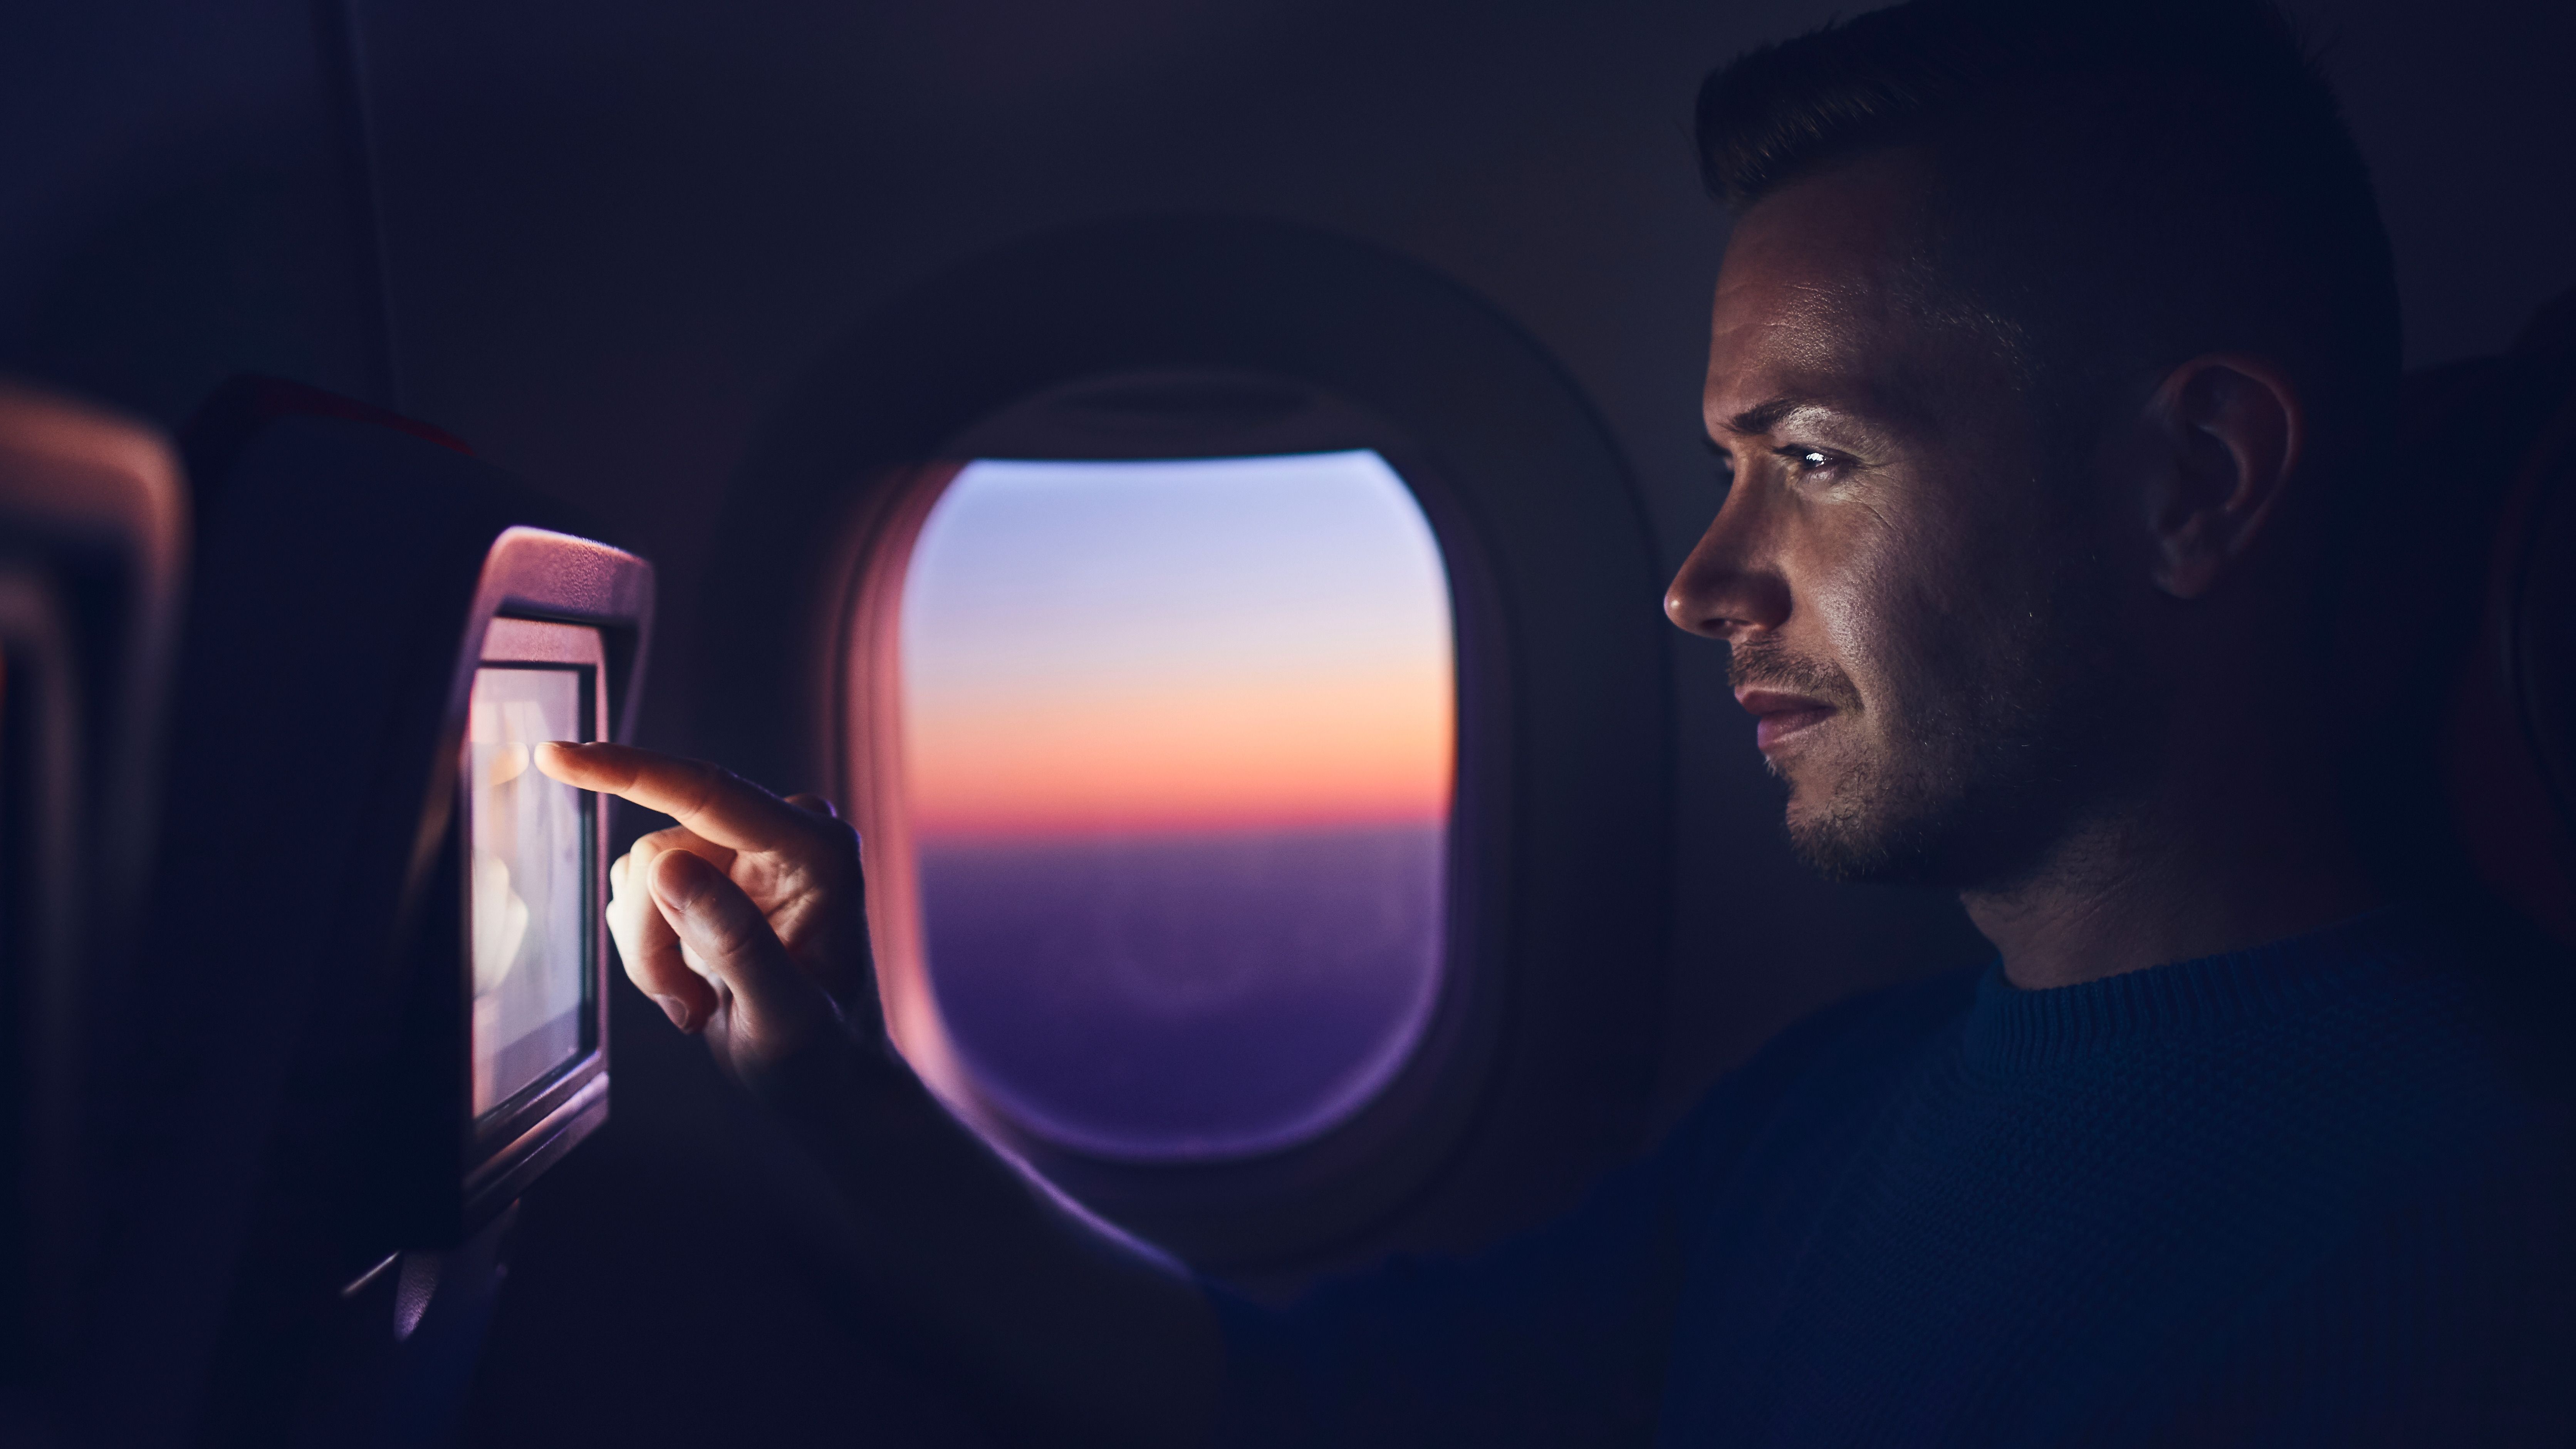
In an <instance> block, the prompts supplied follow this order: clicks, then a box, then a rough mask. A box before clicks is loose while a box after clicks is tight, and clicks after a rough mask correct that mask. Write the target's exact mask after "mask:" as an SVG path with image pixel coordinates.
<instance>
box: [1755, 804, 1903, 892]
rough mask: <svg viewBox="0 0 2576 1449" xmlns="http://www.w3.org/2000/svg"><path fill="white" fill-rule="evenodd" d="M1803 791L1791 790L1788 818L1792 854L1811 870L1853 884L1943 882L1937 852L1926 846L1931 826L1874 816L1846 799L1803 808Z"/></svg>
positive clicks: (1826, 877) (1825, 876) (1832, 879)
mask: <svg viewBox="0 0 2576 1449" xmlns="http://www.w3.org/2000/svg"><path fill="white" fill-rule="evenodd" d="M1803 793H1804V792H1803V791H1801V792H1796V793H1793V794H1792V795H1791V796H1790V799H1789V809H1788V815H1787V820H1786V824H1787V825H1788V831H1789V851H1790V854H1792V855H1794V856H1796V857H1797V859H1798V862H1799V863H1800V864H1802V865H1804V866H1806V867H1807V868H1808V869H1809V870H1812V871H1814V872H1815V873H1816V874H1818V875H1821V876H1823V877H1824V878H1825V879H1827V880H1830V881H1837V882H1841V883H1844V884H1850V885H1864V884H1866V885H1922V884H1926V883H1938V882H1939V879H1940V877H1941V872H1940V871H1939V870H1938V869H1937V867H1936V862H1935V861H1934V860H1933V859H1932V855H1933V852H1931V851H1930V850H1928V849H1926V848H1925V847H1926V843H1927V842H1926V840H1925V838H1924V837H1925V832H1921V831H1916V830H1908V829H1905V828H1904V827H1903V826H1902V825H1900V824H1898V823H1896V822H1893V821H1889V820H1886V819H1884V818H1873V817H1872V814H1871V813H1870V812H1867V811H1864V810H1858V809H1854V808H1852V807H1851V806H1849V805H1846V804H1844V803H1843V802H1841V801H1830V802H1828V804H1827V805H1826V806H1825V807H1823V808H1820V809H1819V808H1802V802H1801V799H1800V795H1802V794H1803Z"/></svg>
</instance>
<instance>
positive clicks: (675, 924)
mask: <svg viewBox="0 0 2576 1449" xmlns="http://www.w3.org/2000/svg"><path fill="white" fill-rule="evenodd" d="M649 874H650V876H651V879H650V880H649V881H648V882H647V884H648V886H649V887H650V889H651V890H652V893H653V903H654V905H655V906H657V907H659V908H660V910H661V913H662V918H663V919H664V920H666V921H669V922H670V923H671V930H672V931H673V932H674V933H675V934H677V935H678V936H679V938H680V943H681V944H682V945H683V946H686V947H687V948H688V952H689V954H690V955H691V956H693V957H695V958H696V959H697V962H698V963H701V964H703V965H704V967H705V969H706V970H707V971H708V972H709V973H711V974H712V975H713V976H714V977H715V978H716V980H717V982H718V983H719V984H720V985H721V986H722V987H723V992H722V995H723V996H724V997H726V998H727V1000H726V1002H725V1004H724V1005H723V1006H721V1007H720V1008H719V1010H720V1012H721V1013H722V1014H723V1015H724V1016H725V1017H726V1018H727V1019H726V1020H725V1021H724V1022H723V1023H722V1025H723V1032H724V1042H725V1053H726V1055H727V1056H729V1057H731V1058H733V1059H734V1060H735V1063H736V1064H737V1065H760V1064H764V1063H767V1062H773V1061H776V1060H778V1059H780V1058H782V1057H784V1056H786V1055H788V1054H789V1053H791V1052H793V1051H794V1050H796V1049H797V1048H798V1047H800V1046H802V1045H804V1044H805V1043H806V1042H808V1041H810V1040H812V1039H814V1038H815V1037H816V1036H817V1035H820V1034H823V1033H826V1032H828V1031H829V1030H830V1029H831V1027H832V1023H833V1020H834V1018H835V1017H836V1016H837V1015H838V1013H837V1012H836V1011H835V1010H834V1008H833V1006H832V1003H831V1000H830V998H828V997H826V996H825V995H824V994H823V990H822V988H821V987H819V986H816V985H815V984H814V983H813V982H812V981H809V980H807V979H806V976H805V973H804V972H802V971H799V970H798V969H796V963H795V962H794V961H792V960H790V959H788V955H787V948H786V946H785V945H783V944H781V943H780V941H779V939H778V933H777V932H776V931H773V930H771V929H770V927H769V918H768V917H767V916H765V915H763V914H762V913H761V909H760V907H758V906H757V905H754V904H752V900H751V897H749V896H747V895H744V894H743V893H742V887H740V886H737V885H735V884H734V883H733V882H732V881H731V880H730V879H728V878H727V877H726V875H725V873H724V872H723V871H721V870H718V869H716V867H715V866H714V865H712V864H710V863H709V862H708V861H707V860H706V859H705V858H703V857H701V856H698V855H695V854H692V853H691V852H689V851H686V850H669V851H665V852H663V854H662V855H661V856H660V857H659V858H657V859H655V860H654V861H653V863H652V865H651V867H650V870H649Z"/></svg>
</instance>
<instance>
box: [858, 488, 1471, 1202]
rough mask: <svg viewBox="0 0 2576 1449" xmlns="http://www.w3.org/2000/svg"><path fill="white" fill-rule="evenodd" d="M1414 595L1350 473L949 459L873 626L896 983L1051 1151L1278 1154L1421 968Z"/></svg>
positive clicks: (1427, 825) (1431, 962) (1415, 987)
mask: <svg viewBox="0 0 2576 1449" xmlns="http://www.w3.org/2000/svg"><path fill="white" fill-rule="evenodd" d="M1451 632H1452V631H1451V621H1450V609H1449V588H1448V581H1447V574H1446V570H1445V568H1444V566H1443V564H1442V561H1441V555H1440V549H1439V545H1438V543H1437V542H1436V541H1435V539H1434V538H1433V535H1432V532H1431V529H1430V527H1429V525H1428V523H1427V522H1426V521H1425V520H1424V517H1423V514H1422V511H1421V509H1420V507H1419V506H1418V505H1417V504H1416V503H1415V502H1414V500H1413V496H1412V494H1411V492H1410V491H1409V490H1408V489H1407V488H1406V487H1405V485H1404V483H1403V481H1402V480H1401V479H1399V478H1398V477H1397V476H1396V474H1395V473H1394V471H1393V470H1392V469H1391V468H1389V467H1388V466H1387V464H1386V462H1385V461H1384V460H1383V459H1382V458H1380V457H1379V456H1378V455H1377V454H1375V453H1371V452H1348V453H1334V454H1315V455H1303V456H1290V457H1268V458H1242V459H1207V460H1191V461H1184V462H1152V463H1090V462H1084V463H1071V462H999V461H984V462H977V463H974V464H972V465H970V466H968V467H967V468H966V469H964V470H963V471H962V472H960V473H959V474H958V476H957V477H956V479H955V481H954V482H952V483H951V484H950V486H949V488H948V490H947V492H946V493H945V494H944V495H943V496H942V498H941V499H940V501H939V503H938V504H937V506H936V507H935V509H934V510H933V511H932V513H931V515H930V517H929V519H928V521H927V522H926V523H925V525H924V527H923V530H922V533H921V537H920V540H919V543H918V544H917V545H916V547H915V550H914V552H913V556H912V559H911V561H910V565H909V569H908V572H907V574H906V577H905V587H904V596H903V608H902V616H901V626H900V646H899V647H900V649H901V678H902V698H903V742H902V743H903V750H904V768H905V779H906V790H907V806H906V808H907V810H908V813H909V816H910V820H911V825H912V833H913V837H914V842H915V846H916V850H917V853H918V861H919V866H920V873H919V875H920V883H921V903H922V912H923V927H924V934H925V937H926V952H927V958H928V959H927V963H926V964H927V967H928V971H929V976H930V980H931V985H932V989H933V992H934V994H935V996H936V997H937V999H938V1002H939V1006H940V1011H941V1015H942V1018H943V1019H944V1021H945V1022H946V1024H947V1027H948V1031H949V1035H950V1037H951V1039H952V1041H953V1042H954V1044H955V1046H956V1048H957V1050H958V1052H959V1055H960V1057H961V1059H962V1060H963V1061H964V1062H965V1063H966V1065H967V1066H968V1068H969V1069H970V1071H971V1072H972V1073H973V1075H974V1077H975V1079H976V1081H977V1083H978V1086H979V1088H980V1089H981V1090H982V1091H983V1092H984V1093H985V1095H987V1096H988V1097H990V1098H991V1099H993V1100H994V1101H995V1102H996V1103H997V1105H999V1106H1000V1107H1002V1108H1003V1109H1004V1110H1005V1111H1007V1112H1009V1113H1010V1114H1011V1115H1012V1116H1014V1117H1015V1118H1017V1119H1018V1120H1019V1121H1021V1122H1022V1123H1023V1124H1025V1125H1027V1126H1029V1127H1031V1128H1033V1129H1034V1130H1037V1131H1039V1132H1041V1133H1042V1134H1044V1135H1047V1136H1049V1137H1052V1138H1054V1139H1056V1140H1058V1141H1060V1142H1063V1143H1065V1144H1067V1145H1070V1146H1074V1147H1077V1148H1080V1149H1083V1150H1086V1151H1091V1152H1095V1153H1099V1154H1102V1155H1108V1156H1117V1157H1126V1158H1190V1157H1210V1156H1224V1155H1239V1154H1243V1153H1249V1152H1257V1151H1261V1150H1264V1149H1267V1148H1271V1147H1276V1146H1280V1145H1284V1144H1286V1143H1288V1142H1293V1141H1295V1140H1297V1139H1299V1138H1302V1137H1306V1136H1311V1135H1312V1134H1313V1133H1315V1132H1317V1131H1320V1130H1323V1129H1324V1128H1325V1127H1328V1126H1329V1125H1331V1123H1332V1122H1334V1121H1337V1120H1339V1119H1341V1118H1342V1117H1345V1116H1347V1115H1348V1114H1349V1112H1350V1111H1352V1110H1355V1109H1356V1108H1357V1107H1358V1106H1359V1105H1360V1104H1362V1103H1364V1102H1365V1101H1366V1100H1367V1098H1368V1097H1369V1096H1370V1095H1371V1094H1372V1093H1373V1092H1375V1091H1376V1090H1377V1089H1378V1088H1379V1087H1380V1086H1382V1085H1383V1084H1384V1083H1385V1081H1386V1079H1387V1078H1388V1077H1389V1076H1390V1075H1392V1073H1393V1072H1394V1071H1395V1069H1396V1068H1397V1067H1399V1066H1401V1065H1402V1062H1403V1060H1404V1058H1405V1056H1406V1054H1407V1053H1408V1052H1409V1051H1410V1049H1411V1047H1412V1045H1413V1043H1414V1041H1415V1040H1416V1039H1417V1038H1418V1036H1419V1033H1420V1029H1421V1025H1422V1022H1423V1019H1424V1017H1425V1015H1426V1014H1427V1012H1428V1009H1429V1005H1430V1003H1431V1001H1432V999H1433V997H1434V995H1435V994H1436V988H1437V985H1438V978H1439V972H1440V965H1441V960H1442V947H1443V932H1442V911H1443V909H1444V907H1445V899H1446V892H1445V890H1444V883H1445V872H1446V853H1447V845H1446V830H1447V821H1448V812H1449V793H1450V780H1451V775H1452V773H1453V756H1454V752H1455V735H1456V725H1455V721H1454V712H1455V699H1456V689H1455V684H1454V678H1453V674H1454V665H1453V660H1452V645H1451Z"/></svg>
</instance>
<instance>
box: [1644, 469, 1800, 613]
mask: <svg viewBox="0 0 2576 1449" xmlns="http://www.w3.org/2000/svg"><path fill="white" fill-rule="evenodd" d="M1745 502H1746V500H1745V499H1744V497H1743V490H1742V489H1741V488H1739V489H1738V491H1737V493H1736V495H1735V496H1733V497H1730V498H1728V500H1727V506H1725V507H1722V508H1720V509H1719V510H1718V511H1717V517H1716V518H1715V519H1713V520H1711V521H1710V523H1709V525H1708V532H1706V533H1704V534H1702V535H1701V536H1700V540H1699V545H1698V546H1697V547H1695V548H1693V549H1692V550H1691V553H1690V557H1689V558H1687V559H1684V560H1683V561H1682V567H1681V572H1680V573H1677V574H1675V575H1674V576H1673V583H1672V587H1671V588H1670V589H1667V590H1666V591H1665V592H1664V615H1665V617H1667V618H1669V619H1671V620H1672V621H1673V622H1674V623H1675V624H1678V625H1680V626H1681V627H1682V628H1684V629H1687V630H1689V631H1690V632H1692V633H1694V634H1700V635H1705V636H1707V637H1708V638H1711V639H1723V640H1725V641H1726V642H1727V643H1729V644H1740V643H1742V642H1744V641H1745V640H1747V639H1749V638H1752V637H1753V636H1755V635H1757V634H1760V633H1763V632H1765V631H1767V630H1772V629H1777V628H1779V627H1780V625H1781V624H1782V623H1784V622H1785V621H1786V620H1787V619H1788V617H1789V584H1788V579H1787V578H1786V577H1785V576H1784V575H1783V574H1782V573H1781V571H1780V568H1779V565H1778V561H1777V560H1776V559H1774V558H1772V557H1771V552H1772V551H1771V550H1770V549H1769V548H1768V547H1767V546H1765V543H1764V537H1765V535H1766V533H1767V532H1768V530H1766V529H1764V528H1763V527H1762V526H1761V520H1760V519H1759V518H1758V517H1756V516H1755V514H1756V510H1754V509H1752V508H1750V507H1746V506H1743V505H1744V504H1745Z"/></svg>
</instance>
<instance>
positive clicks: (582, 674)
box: [455, 615, 612, 1220]
mask: <svg viewBox="0 0 2576 1449" xmlns="http://www.w3.org/2000/svg"><path fill="white" fill-rule="evenodd" d="M474 668H475V670H476V671H480V670H482V669H486V668H505V669H506V668H522V669H556V670H561V669H571V670H572V671H574V672H575V673H576V674H577V676H578V677H579V678H580V680H581V713H582V722H583V725H584V727H585V729H586V730H587V738H589V739H593V740H601V739H608V738H611V737H612V735H611V728H610V721H609V711H608V699H607V693H608V691H607V690H606V689H605V688H603V683H604V681H605V680H606V678H607V673H608V653H607V645H606V640H605V639H604V637H603V635H602V632H601V630H600V628H599V626H597V625H594V624H587V623H569V622H564V621H560V620H548V619H532V618H523V617H516V616H512V615H496V616H495V617H494V618H493V619H492V620H491V622H490V624H489V625H487V626H486V628H485V630H484V635H483V644H482V649H481V651H480V652H479V654H478V655H477V657H476V659H475V661H474ZM469 689H470V676H469ZM464 749H465V745H464V742H463V740H462V739H461V738H460V739H459V741H458V762H459V766H460V768H459V770H458V776H457V782H456V796H455V801H456V803H455V811H456V813H455V820H456V822H457V826H456V832H455V840H456V845H455V849H457V850H458V851H460V852H462V851H464V850H465V849H467V848H468V842H470V840H471V839H472V812H473V802H472V798H471V794H472V792H471V790H470V789H469V787H468V785H467V782H466V780H465V778H464V772H463V770H462V768H461V767H462V761H463V752H464ZM581 818H582V835H583V852H584V856H585V858H586V859H587V861H588V863H589V869H588V871H587V872H586V873H585V877H586V878H585V880H584V882H583V902H582V922H583V929H582V947H581V949H582V958H583V963H584V966H585V968H586V969H585V972H584V978H583V982H582V1023H581V1029H582V1048H581V1051H580V1052H579V1053H578V1054H577V1055H576V1056H574V1057H573V1058H572V1059H571V1060H570V1061H568V1062H565V1063H563V1064H561V1065H559V1066H557V1067H555V1068H554V1069H553V1070H551V1071H549V1072H548V1073H546V1074H545V1075H544V1076H542V1077H539V1078H538V1079H537V1080H536V1081H534V1082H532V1083H530V1084H528V1085H527V1086H525V1087H522V1088H520V1089H519V1090H518V1091H516V1092H514V1093H512V1094H511V1095H510V1096H509V1097H507V1098H505V1099H504V1100H503V1101H502V1102H501V1103H499V1104H498V1105H497V1106H494V1107H493V1108H491V1109H490V1110H489V1111H487V1112H484V1113H482V1114H480V1115H479V1116H478V1115H477V1114H475V1112H474V1111H473V1109H472V1105H471V1102H472V1088H471V1081H472V1073H473V1069H474V1041H473V1030H472V1025H471V1023H472V1010H473V1007H472V1002H473V991H474V985H473V982H474V973H473V961H472V947H471V944H470V943H471V940H472V933H471V930H470V929H468V930H466V931H463V932H460V935H459V947H460V950H459V953H458V957H457V978H456V980H457V990H458V992H459V994H460V997H461V1009H462V1011H463V1012H464V1016H463V1017H462V1018H461V1019H460V1020H461V1024H462V1025H463V1027H464V1029H463V1030H462V1031H460V1032H459V1034H458V1061H457V1070H458V1072H459V1082H460V1086H461V1087H462V1089H463V1097H462V1100H463V1102H464V1103H465V1106H464V1108H463V1110H462V1111H461V1112H460V1113H459V1114H458V1115H459V1119H460V1120H459V1123H458V1125H459V1127H460V1129H461V1131H462V1134H463V1141H462V1144H461V1145H462V1147H463V1149H464V1153H465V1181H464V1188H465V1196H466V1202H467V1217H468V1219H469V1220H471V1219H473V1218H475V1217H478V1216H481V1215H482V1213H481V1212H480V1211H479V1210H478V1209H482V1208H489V1207H497V1206H498V1205H499V1203H500V1202H501V1201H505V1200H506V1198H507V1197H509V1196H515V1195H516V1192H517V1190H518V1188H519V1187H520V1186H522V1185H524V1179H525V1178H526V1177H530V1176H533V1175H534V1171H535V1170H536V1169H538V1168H540V1167H542V1165H543V1164H542V1162H541V1161H539V1160H538V1159H539V1158H540V1156H541V1154H542V1155H544V1156H546V1157H549V1158H550V1157H551V1156H552V1155H553V1154H552V1153H547V1152H546V1151H545V1149H547V1148H548V1146H549V1145H550V1144H552V1143H553V1142H554V1141H555V1140H556V1139H557V1138H558V1137H560V1136H561V1135H562V1132H563V1128H564V1127H565V1126H566V1125H567V1124H568V1123H569V1122H570V1121H571V1120H572V1119H575V1118H578V1117H580V1116H582V1115H584V1114H585V1113H587V1112H589V1111H590V1110H591V1109H592V1108H593V1107H594V1106H596V1105H602V1104H604V1100H605V1094H606V1092H607V1085H608V1084H607V1065H608V1063H607V1051H606V1042H607V1040H608V1020H607V1016H608V991H607V984H608V983H607V965H608V955H607V932H606V930H605V929H604V925H605V915H604V910H605V906H606V902H607V881H608V853H607V851H608V832H607V830H606V828H605V826H606V823H607V822H606V819H605V810H604V806H603V797H601V796H599V795H596V794H589V793H587V792H585V794H584V796H583V804H582V810H581ZM461 883H462V882H461V881H460V884H461ZM457 909H458V912H459V916H458V919H459V921H460V922H466V923H470V921H471V914H470V913H471V911H472V909H473V906H472V893H471V890H470V888H469V889H466V890H464V891H462V892H460V894H459V896H458V898H457ZM558 1150H560V1149H558Z"/></svg>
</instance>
